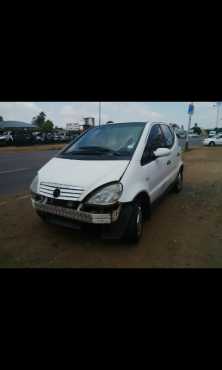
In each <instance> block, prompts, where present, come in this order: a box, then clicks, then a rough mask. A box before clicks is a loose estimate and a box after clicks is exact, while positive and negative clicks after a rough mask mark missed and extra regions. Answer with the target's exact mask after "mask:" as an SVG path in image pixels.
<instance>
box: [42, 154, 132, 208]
mask: <svg viewBox="0 0 222 370" xmlns="http://www.w3.org/2000/svg"><path fill="white" fill-rule="evenodd" d="M128 164H129V161H84V160H83V161H81V160H70V159H63V158H52V159H51V160H50V161H49V162H48V163H47V164H46V165H45V166H44V167H43V168H42V169H41V170H40V171H39V185H38V192H39V194H41V191H40V183H41V182H45V183H47V182H50V183H54V184H63V185H69V186H73V187H80V188H82V189H84V191H83V192H82V194H81V196H80V197H79V199H78V200H80V201H82V200H83V199H84V197H85V196H86V195H88V194H89V193H90V192H91V191H93V190H94V189H96V188H97V187H99V186H101V185H103V184H106V183H109V182H112V181H119V179H120V177H121V176H122V174H123V172H124V171H125V169H126V168H127V166H128ZM60 199H66V198H65V197H64V196H61V197H60Z"/></svg>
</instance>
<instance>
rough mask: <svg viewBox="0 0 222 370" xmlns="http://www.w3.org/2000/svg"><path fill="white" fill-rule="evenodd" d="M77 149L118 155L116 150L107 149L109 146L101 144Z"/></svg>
mask: <svg viewBox="0 0 222 370" xmlns="http://www.w3.org/2000/svg"><path fill="white" fill-rule="evenodd" d="M79 149H80V150H82V151H83V152H87V153H89V152H90V153H95V154H104V153H109V154H114V155H120V154H119V152H118V151H116V150H113V149H109V148H104V147H102V146H82V147H80V148H79Z"/></svg>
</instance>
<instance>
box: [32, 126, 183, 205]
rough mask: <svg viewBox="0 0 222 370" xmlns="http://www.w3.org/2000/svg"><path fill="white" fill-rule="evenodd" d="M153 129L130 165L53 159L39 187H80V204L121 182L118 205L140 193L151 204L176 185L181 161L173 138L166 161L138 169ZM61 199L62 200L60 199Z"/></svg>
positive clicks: (42, 176) (146, 135) (127, 163)
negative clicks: (93, 193)
mask: <svg viewBox="0 0 222 370" xmlns="http://www.w3.org/2000/svg"><path fill="white" fill-rule="evenodd" d="M152 126H153V124H150V123H147V125H146V127H145V129H144V131H143V134H142V136H141V138H140V141H139V144H138V146H137V148H136V151H135V153H134V155H133V158H132V159H131V161H128V160H114V161H111V160H108V161H104V160H101V161H98V160H96V161H92V160H89V161H86V160H70V159H63V158H57V157H55V158H53V159H51V160H50V161H49V162H48V163H47V164H46V165H45V166H44V167H43V168H42V169H41V170H40V171H39V184H40V183H41V182H45V183H47V182H49V183H54V184H63V185H70V186H73V187H80V188H82V189H84V191H83V192H82V194H81V196H80V198H79V200H80V201H83V200H84V197H85V196H87V195H88V194H89V193H90V192H92V191H93V190H95V189H96V188H98V187H100V186H102V185H105V184H107V183H109V182H113V181H114V182H115V181H121V183H122V184H123V189H124V191H123V193H122V195H121V197H120V199H119V202H120V203H121V202H123V203H124V202H131V201H132V200H133V199H134V198H135V196H136V195H137V194H139V193H140V192H142V191H145V192H146V193H147V194H148V196H149V197H150V200H151V202H153V201H154V200H156V199H157V198H158V197H159V196H160V195H161V194H162V193H163V192H164V191H165V190H166V188H167V187H168V186H169V185H170V184H171V183H173V182H174V181H175V178H176V176H177V174H178V171H179V169H180V167H181V166H182V161H181V155H180V153H181V149H180V147H179V143H178V140H177V137H176V135H175V142H174V145H173V147H172V148H171V149H170V151H169V155H168V156H167V157H162V158H157V159H156V160H154V161H152V162H150V163H149V164H147V165H145V166H141V157H142V154H143V151H144V148H145V145H146V142H147V140H148V137H149V132H150V130H151V128H152ZM168 162H170V164H169V165H167V163H168ZM38 191H39V187H38ZM60 199H65V198H64V197H62V196H61V197H60Z"/></svg>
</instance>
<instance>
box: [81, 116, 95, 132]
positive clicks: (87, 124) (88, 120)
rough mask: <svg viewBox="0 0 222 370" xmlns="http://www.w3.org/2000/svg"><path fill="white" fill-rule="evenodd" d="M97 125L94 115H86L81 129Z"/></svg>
mask: <svg viewBox="0 0 222 370" xmlns="http://www.w3.org/2000/svg"><path fill="white" fill-rule="evenodd" d="M94 126H95V118H94V117H84V118H83V125H81V130H82V131H85V130H88V129H90V128H92V127H94Z"/></svg>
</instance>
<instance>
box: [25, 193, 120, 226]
mask: <svg viewBox="0 0 222 370" xmlns="http://www.w3.org/2000/svg"><path fill="white" fill-rule="evenodd" d="M32 205H33V208H35V210H36V211H38V212H41V213H43V214H45V215H46V216H47V215H54V216H58V217H63V218H67V219H71V220H74V221H78V222H83V223H88V224H101V225H103V224H111V223H113V222H116V221H117V220H118V218H119V214H120V210H121V205H118V207H117V208H115V209H111V210H107V211H106V212H105V211H104V210H103V211H101V210H100V211H95V210H92V211H84V210H82V207H83V204H79V205H78V207H77V209H74V208H67V207H63V206H55V205H52V204H48V203H47V201H46V200H44V201H36V200H35V199H32Z"/></svg>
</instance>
